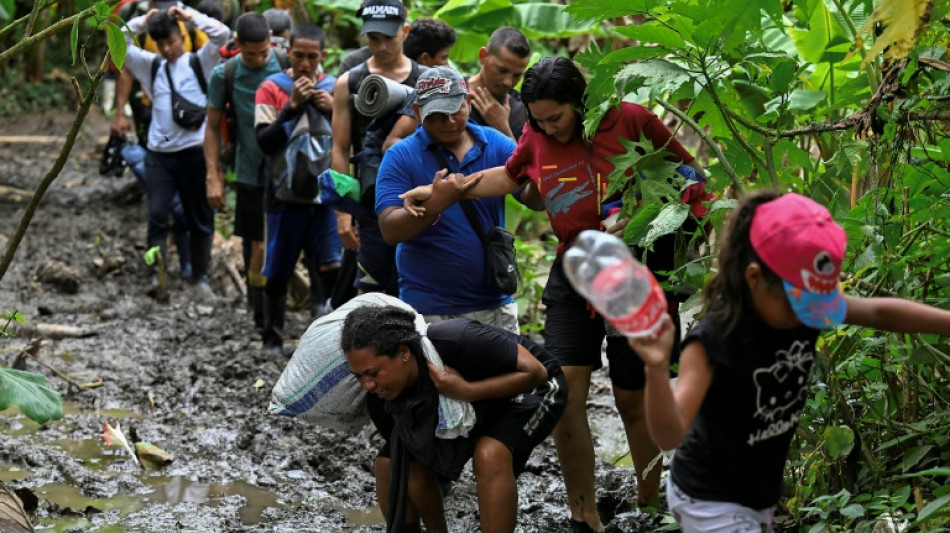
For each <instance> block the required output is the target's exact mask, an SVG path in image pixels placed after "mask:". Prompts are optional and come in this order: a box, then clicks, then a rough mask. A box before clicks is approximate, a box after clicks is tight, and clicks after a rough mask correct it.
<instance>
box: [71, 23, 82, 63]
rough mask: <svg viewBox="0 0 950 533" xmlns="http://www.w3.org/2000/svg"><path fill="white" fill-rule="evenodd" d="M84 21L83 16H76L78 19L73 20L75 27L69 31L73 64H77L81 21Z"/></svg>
mask: <svg viewBox="0 0 950 533" xmlns="http://www.w3.org/2000/svg"><path fill="white" fill-rule="evenodd" d="M81 21H82V17H76V20H74V21H73V28H72V29H71V30H70V31H69V50H70V51H71V52H72V54H73V62H72V64H73V65H75V64H76V51H77V50H78V48H79V23H80V22H81Z"/></svg>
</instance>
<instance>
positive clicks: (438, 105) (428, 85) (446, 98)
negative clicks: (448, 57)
mask: <svg viewBox="0 0 950 533" xmlns="http://www.w3.org/2000/svg"><path fill="white" fill-rule="evenodd" d="M467 94H468V85H467V84H466V83H465V80H464V79H462V76H461V75H460V74H459V73H458V72H457V71H456V70H455V69H454V68H452V67H442V66H439V67H431V68H429V69H428V70H426V71H425V72H424V73H423V74H422V75H421V76H419V79H418V80H416V103H417V104H418V105H419V118H420V119H421V120H422V121H423V122H425V120H426V117H427V116H429V115H430V114H432V113H445V114H446V115H451V114H453V113H456V112H457V111H458V110H459V109H461V108H462V102H464V101H465V96H466V95H467Z"/></svg>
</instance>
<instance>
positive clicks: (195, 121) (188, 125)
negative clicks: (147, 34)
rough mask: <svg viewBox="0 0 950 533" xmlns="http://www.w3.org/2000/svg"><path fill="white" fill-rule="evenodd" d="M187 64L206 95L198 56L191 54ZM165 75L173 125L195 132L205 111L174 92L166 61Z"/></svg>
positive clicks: (173, 83) (203, 118) (153, 79)
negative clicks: (170, 96) (169, 93)
mask: <svg viewBox="0 0 950 533" xmlns="http://www.w3.org/2000/svg"><path fill="white" fill-rule="evenodd" d="M156 59H158V58H156ZM188 63H189V64H190V65H191V69H192V70H193V71H194V72H195V76H196V77H197V78H198V85H200V86H201V90H202V92H205V93H207V91H208V90H207V88H206V86H207V81H205V78H204V74H203V73H202V71H201V63H200V61H199V60H198V56H196V55H195V54H191V55H190V56H189V58H188ZM165 75H166V76H168V88H169V89H170V90H171V93H172V120H174V121H175V124H178V125H179V126H181V127H182V128H184V129H186V130H188V131H195V130H197V129H198V128H200V127H201V125H202V124H204V122H205V115H206V114H207V109H206V108H205V107H204V106H200V105H196V104H194V103H192V102H191V101H189V100H188V99H186V98H185V97H184V96H182V95H180V94H178V91H176V90H175V80H173V79H172V73H171V68H170V67H169V66H168V61H166V62H165ZM154 83H155V76H154V70H153V75H152V84H153V85H154Z"/></svg>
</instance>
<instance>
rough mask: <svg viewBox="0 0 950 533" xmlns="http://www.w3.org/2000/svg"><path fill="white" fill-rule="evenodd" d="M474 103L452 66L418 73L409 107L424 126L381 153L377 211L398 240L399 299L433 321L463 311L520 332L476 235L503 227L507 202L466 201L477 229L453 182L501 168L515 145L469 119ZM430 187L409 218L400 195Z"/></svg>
mask: <svg viewBox="0 0 950 533" xmlns="http://www.w3.org/2000/svg"><path fill="white" fill-rule="evenodd" d="M471 102H472V97H471V95H470V94H469V90H468V86H467V84H466V83H465V80H463V79H462V77H461V76H460V75H459V73H458V72H456V71H455V69H452V68H450V67H433V68H430V69H429V70H427V71H426V72H425V73H424V74H423V75H422V76H420V77H419V81H418V82H417V83H416V103H415V105H414V106H413V108H414V110H415V113H416V117H417V119H418V120H419V122H421V123H422V127H421V128H419V129H417V130H416V132H415V133H413V134H412V135H410V136H409V137H406V138H405V139H403V140H402V141H400V142H399V143H397V144H395V145H394V146H393V147H392V148H390V149H389V150H387V151H386V154H385V155H384V156H383V163H382V166H381V167H380V169H379V178H378V180H377V187H376V212H377V213H378V214H379V225H380V228H381V229H382V233H383V236H384V237H385V238H386V241H387V242H390V243H394V244H395V243H398V247H397V249H396V262H397V264H398V265H399V298H400V299H401V300H402V301H404V302H406V303H407V304H409V305H411V306H412V307H413V308H415V309H416V310H417V311H419V312H420V313H421V314H423V315H424V316H425V318H426V321H427V322H430V323H431V322H439V321H441V320H446V319H449V318H456V317H459V316H464V317H467V318H471V319H473V320H478V321H479V322H482V323H485V324H491V325H493V326H498V327H502V328H505V329H507V330H509V331H513V332H516V333H517V332H518V308H517V305H516V304H515V303H514V301H513V300H512V298H511V296H510V295H508V294H503V293H500V292H498V291H497V290H495V289H493V288H491V287H490V286H489V284H488V275H487V273H486V269H485V264H486V260H485V248H484V246H483V245H482V242H481V240H480V238H479V233H478V232H480V231H487V230H488V229H490V228H493V227H495V226H504V224H505V199H504V197H496V198H490V199H489V198H483V199H479V200H473V201H471V202H469V205H470V206H471V207H472V208H473V212H474V215H475V217H474V218H475V220H477V221H478V224H479V225H480V226H481V228H480V229H476V228H474V227H473V226H472V223H471V222H470V221H469V218H468V216H467V215H466V213H465V211H464V210H463V208H462V206H460V205H459V204H458V203H457V202H458V201H459V200H460V199H461V190H460V189H459V188H458V187H457V186H456V185H457V183H458V182H459V178H460V176H459V174H456V173H461V174H464V175H471V174H474V173H476V172H478V171H481V170H486V169H489V168H493V167H496V166H501V165H504V164H505V162H506V161H507V160H508V158H509V157H510V156H511V154H512V152H514V149H515V142H514V141H513V140H512V139H511V138H510V137H508V136H506V135H504V134H503V133H501V132H499V131H498V130H496V129H494V128H490V127H487V126H479V125H478V124H475V123H473V122H471V121H469V120H468V117H469V115H470V113H471V109H472V103H471ZM433 176H435V181H433ZM430 184H431V185H432V198H431V199H430V200H429V201H428V202H427V203H426V208H427V209H426V214H425V216H424V217H420V218H416V217H413V216H410V215H409V214H408V212H407V211H406V209H405V208H404V207H403V201H402V199H400V198H399V195H400V194H402V193H404V192H406V191H408V190H410V189H413V188H415V187H417V186H419V185H430ZM436 265H437V267H436V268H433V267H434V266H436Z"/></svg>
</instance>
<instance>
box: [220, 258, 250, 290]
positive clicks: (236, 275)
mask: <svg viewBox="0 0 950 533" xmlns="http://www.w3.org/2000/svg"><path fill="white" fill-rule="evenodd" d="M224 270H225V271H227V273H228V277H230V278H231V281H233V282H234V286H235V287H237V289H238V290H239V291H241V295H242V296H247V287H246V286H245V285H244V278H242V277H241V273H240V272H238V269H237V267H236V266H234V265H233V264H231V263H229V262H227V261H225V262H224Z"/></svg>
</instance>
